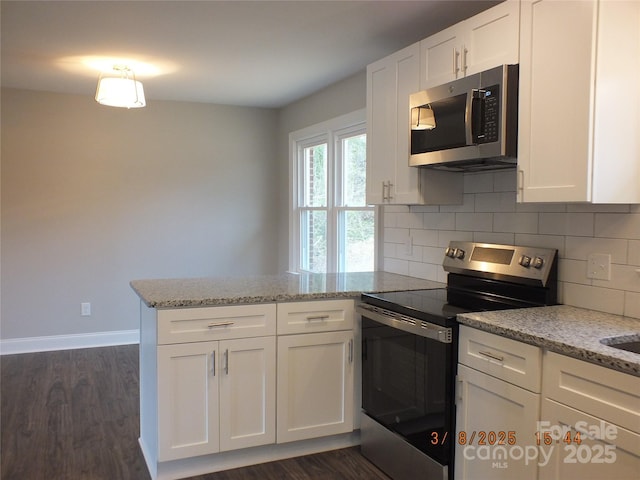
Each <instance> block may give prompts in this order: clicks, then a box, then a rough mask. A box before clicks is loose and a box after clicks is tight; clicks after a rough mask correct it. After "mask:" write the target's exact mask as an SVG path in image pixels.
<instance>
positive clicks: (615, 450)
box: [540, 398, 640, 480]
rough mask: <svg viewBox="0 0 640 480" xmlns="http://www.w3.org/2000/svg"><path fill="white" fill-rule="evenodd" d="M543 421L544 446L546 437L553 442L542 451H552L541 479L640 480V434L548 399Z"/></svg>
mask: <svg viewBox="0 0 640 480" xmlns="http://www.w3.org/2000/svg"><path fill="white" fill-rule="evenodd" d="M541 418H542V420H543V422H544V423H543V427H542V428H543V430H541V432H540V435H541V437H542V440H541V443H542V444H544V443H545V442H544V440H545V438H547V441H548V443H550V445H547V446H544V447H541V448H545V449H546V450H547V451H548V452H550V460H549V462H548V463H547V464H546V465H544V466H541V468H540V478H544V479H549V480H566V479H567V478H576V479H578V478H579V479H581V480H582V479H585V480H601V479H603V478H611V479H614V478H615V479H616V480H623V479H625V480H626V479H629V480H631V479H637V478H638V472H640V434H638V433H635V432H632V431H630V430H628V429H626V428H623V427H620V426H617V425H614V424H612V423H608V422H605V421H604V420H602V419H600V418H598V417H594V416H592V415H588V414H586V413H584V412H581V411H580V410H576V409H574V408H571V407H568V406H566V405H563V404H561V403H558V402H555V401H553V400H549V399H546V398H545V399H544V400H543V402H542V417H541ZM576 427H578V429H576ZM545 432H547V434H548V437H545ZM578 432H581V433H578ZM567 434H568V435H567Z"/></svg>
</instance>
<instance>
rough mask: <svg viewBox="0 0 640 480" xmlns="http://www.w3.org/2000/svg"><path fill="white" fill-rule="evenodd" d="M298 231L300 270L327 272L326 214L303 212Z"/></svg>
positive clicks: (314, 211) (322, 212)
mask: <svg viewBox="0 0 640 480" xmlns="http://www.w3.org/2000/svg"><path fill="white" fill-rule="evenodd" d="M300 230H301V232H300V233H301V235H300V236H301V238H300V247H301V248H300V252H301V256H302V258H301V259H300V263H301V267H302V270H308V271H310V272H316V273H325V272H326V271H327V212H325V211H317V210H303V211H302V218H301V229H300Z"/></svg>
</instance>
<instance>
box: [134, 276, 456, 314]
mask: <svg viewBox="0 0 640 480" xmlns="http://www.w3.org/2000/svg"><path fill="white" fill-rule="evenodd" d="M130 286H131V288H132V289H133V290H134V291H135V292H136V294H137V295H138V296H139V297H140V299H141V300H142V302H143V303H144V304H145V305H146V306H147V307H150V308H158V309H160V308H190V307H210V306H221V305H240V304H252V303H270V302H292V301H309V300H326V299H340V298H358V297H359V296H360V295H361V294H362V293H379V292H391V291H401V290H422V289H436V288H445V287H446V285H445V284H443V283H440V282H434V281H431V280H424V279H420V278H415V277H409V276H405V275H398V274H393V273H387V272H359V273H344V274H300V275H298V274H291V273H286V274H281V275H259V276H246V277H227V278H215V277H211V278H182V279H149V280H132V281H131V282H130Z"/></svg>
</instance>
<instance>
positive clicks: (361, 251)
mask: <svg viewBox="0 0 640 480" xmlns="http://www.w3.org/2000/svg"><path fill="white" fill-rule="evenodd" d="M374 222H375V216H374V212H373V211H372V210H364V211H363V210H356V211H349V210H347V211H345V212H344V229H343V230H342V231H343V232H344V239H343V242H344V243H343V245H344V252H343V255H344V259H343V263H344V270H343V271H345V272H372V271H373V256H374V251H373V249H374V243H373V233H374Z"/></svg>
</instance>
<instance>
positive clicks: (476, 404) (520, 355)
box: [455, 326, 541, 480]
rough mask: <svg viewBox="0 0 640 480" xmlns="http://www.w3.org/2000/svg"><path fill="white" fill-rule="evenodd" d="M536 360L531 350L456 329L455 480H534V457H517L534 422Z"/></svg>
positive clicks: (531, 436) (537, 377) (537, 392)
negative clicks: (457, 350)
mask: <svg viewBox="0 0 640 480" xmlns="http://www.w3.org/2000/svg"><path fill="white" fill-rule="evenodd" d="M540 359H541V352H540V349H539V348H537V347H533V346H531V345H525V344H522V343H520V342H517V341H514V340H510V339H506V338H503V337H499V336H497V335H493V334H490V333H486V332H482V331H479V330H475V329H472V328H469V327H466V326H461V327H460V345H459V361H460V364H459V365H458V375H457V394H456V439H455V442H456V443H455V445H456V452H455V478H456V480H467V479H469V480H485V479H486V480H499V479H505V480H507V479H508V480H511V479H515V478H517V479H523V480H527V479H528V480H535V479H536V478H537V476H538V469H537V458H534V459H531V460H527V457H526V456H525V455H521V453H524V452H525V449H526V446H527V445H533V444H534V442H533V439H534V434H535V430H536V426H537V421H538V419H539V418H540ZM465 364H466V365H465Z"/></svg>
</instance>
